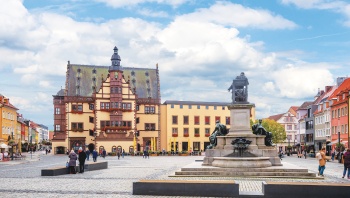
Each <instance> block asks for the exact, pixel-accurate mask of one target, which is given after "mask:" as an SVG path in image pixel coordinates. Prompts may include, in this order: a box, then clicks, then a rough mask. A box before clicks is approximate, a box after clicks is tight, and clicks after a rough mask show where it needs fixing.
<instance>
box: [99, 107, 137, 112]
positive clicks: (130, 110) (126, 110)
mask: <svg viewBox="0 0 350 198" xmlns="http://www.w3.org/2000/svg"><path fill="white" fill-rule="evenodd" d="M100 110H101V111H107V112H110V111H122V112H132V109H123V108H108V109H106V108H104V109H100Z"/></svg>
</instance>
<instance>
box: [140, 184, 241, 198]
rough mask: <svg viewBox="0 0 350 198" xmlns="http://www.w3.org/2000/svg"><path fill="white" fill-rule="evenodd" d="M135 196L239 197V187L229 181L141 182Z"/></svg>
mask: <svg viewBox="0 0 350 198" xmlns="http://www.w3.org/2000/svg"><path fill="white" fill-rule="evenodd" d="M133 195H158V196H202V197H237V196H238V195H239V186H238V184H237V183H235V182H234V181H227V180H210V181H203V180H193V181H191V180H140V181H138V182H133Z"/></svg>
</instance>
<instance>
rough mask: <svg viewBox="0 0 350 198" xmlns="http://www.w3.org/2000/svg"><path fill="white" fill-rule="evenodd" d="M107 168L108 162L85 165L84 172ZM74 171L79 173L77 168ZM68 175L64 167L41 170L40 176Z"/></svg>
mask: <svg viewBox="0 0 350 198" xmlns="http://www.w3.org/2000/svg"><path fill="white" fill-rule="evenodd" d="M107 168H108V162H89V163H85V171H94V170H101V169H107ZM75 170H76V171H77V172H79V166H76V167H75ZM68 173H69V168H67V167H65V166H59V167H53V168H45V169H41V176H58V175H65V174H68Z"/></svg>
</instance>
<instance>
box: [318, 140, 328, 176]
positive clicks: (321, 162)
mask: <svg viewBox="0 0 350 198" xmlns="http://www.w3.org/2000/svg"><path fill="white" fill-rule="evenodd" d="M325 152H326V148H325V147H323V148H322V149H321V151H320V152H319V153H318V155H319V156H317V159H318V175H320V176H322V177H324V175H323V172H324V169H326V162H327V160H326V154H325Z"/></svg>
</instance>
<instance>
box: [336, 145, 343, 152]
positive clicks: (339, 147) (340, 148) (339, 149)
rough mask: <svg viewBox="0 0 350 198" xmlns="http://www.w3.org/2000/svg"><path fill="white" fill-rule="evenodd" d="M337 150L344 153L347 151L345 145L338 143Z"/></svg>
mask: <svg viewBox="0 0 350 198" xmlns="http://www.w3.org/2000/svg"><path fill="white" fill-rule="evenodd" d="M335 149H336V150H337V151H338V152H343V151H344V150H345V146H344V144H342V143H337V144H336V145H335Z"/></svg>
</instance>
